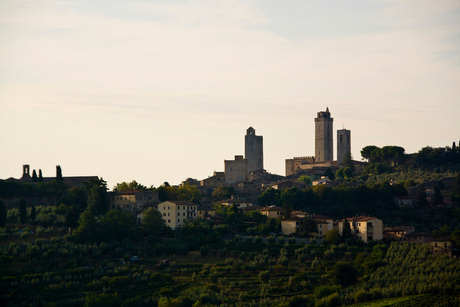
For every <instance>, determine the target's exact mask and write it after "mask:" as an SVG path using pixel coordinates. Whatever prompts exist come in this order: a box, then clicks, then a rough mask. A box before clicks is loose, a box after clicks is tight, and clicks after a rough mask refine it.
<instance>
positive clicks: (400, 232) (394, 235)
mask: <svg viewBox="0 0 460 307" xmlns="http://www.w3.org/2000/svg"><path fill="white" fill-rule="evenodd" d="M413 232H415V227H414V226H398V227H388V228H385V229H383V237H384V238H385V239H387V240H395V241H402V240H403V239H404V238H405V237H406V236H407V235H408V234H410V233H413Z"/></svg>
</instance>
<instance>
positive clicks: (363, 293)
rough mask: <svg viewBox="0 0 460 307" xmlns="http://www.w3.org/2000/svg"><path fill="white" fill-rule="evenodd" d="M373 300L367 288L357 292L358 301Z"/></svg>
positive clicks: (356, 298) (356, 300) (356, 299)
mask: <svg viewBox="0 0 460 307" xmlns="http://www.w3.org/2000/svg"><path fill="white" fill-rule="evenodd" d="M371 300H372V294H371V293H369V292H367V291H365V290H361V291H359V292H358V293H356V294H355V302H356V303H363V302H367V301H371Z"/></svg>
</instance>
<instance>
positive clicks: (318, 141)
mask: <svg viewBox="0 0 460 307" xmlns="http://www.w3.org/2000/svg"><path fill="white" fill-rule="evenodd" d="M333 121H334V119H333V118H332V117H331V113H329V108H326V111H325V112H318V115H317V117H316V118H315V162H324V161H333V160H334V149H333V143H332V142H333V136H332V122H333Z"/></svg>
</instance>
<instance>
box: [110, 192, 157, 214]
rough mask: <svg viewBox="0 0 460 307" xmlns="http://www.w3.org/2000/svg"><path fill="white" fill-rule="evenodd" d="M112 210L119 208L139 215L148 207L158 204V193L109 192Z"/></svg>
mask: <svg viewBox="0 0 460 307" xmlns="http://www.w3.org/2000/svg"><path fill="white" fill-rule="evenodd" d="M107 194H108V197H109V203H110V209H115V208H119V209H121V210H123V211H125V212H129V213H132V214H139V213H140V212H142V211H144V210H145V209H147V208H148V207H152V206H154V205H156V204H158V191H152V190H129V191H121V192H108V193H107Z"/></svg>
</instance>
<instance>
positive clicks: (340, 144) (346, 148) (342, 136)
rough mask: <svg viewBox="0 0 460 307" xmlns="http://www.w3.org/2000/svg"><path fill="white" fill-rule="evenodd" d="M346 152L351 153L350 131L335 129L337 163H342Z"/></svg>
mask: <svg viewBox="0 0 460 307" xmlns="http://www.w3.org/2000/svg"><path fill="white" fill-rule="evenodd" d="M347 153H351V131H350V130H347V129H342V130H337V163H338V164H339V165H341V164H342V162H343V158H344V157H345V155H346V154H347Z"/></svg>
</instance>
